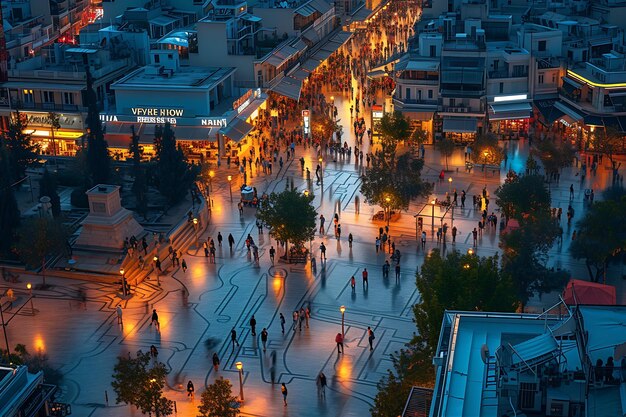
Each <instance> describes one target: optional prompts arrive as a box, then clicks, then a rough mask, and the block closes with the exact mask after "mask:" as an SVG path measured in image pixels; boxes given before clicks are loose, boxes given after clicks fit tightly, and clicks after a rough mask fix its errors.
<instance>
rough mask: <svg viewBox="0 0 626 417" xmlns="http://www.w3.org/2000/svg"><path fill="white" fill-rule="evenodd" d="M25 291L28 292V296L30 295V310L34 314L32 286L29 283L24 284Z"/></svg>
mask: <svg viewBox="0 0 626 417" xmlns="http://www.w3.org/2000/svg"><path fill="white" fill-rule="evenodd" d="M26 289H27V290H28V294H29V295H30V309H31V310H32V312H33V315H34V314H35V307H34V306H33V285H32V284H31V283H30V282H29V283H28V284H26Z"/></svg>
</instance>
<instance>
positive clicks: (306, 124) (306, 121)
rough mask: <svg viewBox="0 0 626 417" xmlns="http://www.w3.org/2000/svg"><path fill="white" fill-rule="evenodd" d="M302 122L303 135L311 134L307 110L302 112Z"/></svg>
mask: <svg viewBox="0 0 626 417" xmlns="http://www.w3.org/2000/svg"><path fill="white" fill-rule="evenodd" d="M302 121H303V126H304V134H305V135H308V134H309V133H311V112H310V111H309V110H302Z"/></svg>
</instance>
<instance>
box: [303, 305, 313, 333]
mask: <svg viewBox="0 0 626 417" xmlns="http://www.w3.org/2000/svg"><path fill="white" fill-rule="evenodd" d="M310 318H311V309H309V306H306V308H305V309H304V322H305V323H306V328H307V329H308V328H309V319H310Z"/></svg>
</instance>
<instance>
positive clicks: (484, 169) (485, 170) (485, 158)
mask: <svg viewBox="0 0 626 417" xmlns="http://www.w3.org/2000/svg"><path fill="white" fill-rule="evenodd" d="M488 156H489V151H488V150H487V149H485V150H484V151H483V157H484V159H483V173H484V178H487V169H486V167H485V165H487V157H488Z"/></svg>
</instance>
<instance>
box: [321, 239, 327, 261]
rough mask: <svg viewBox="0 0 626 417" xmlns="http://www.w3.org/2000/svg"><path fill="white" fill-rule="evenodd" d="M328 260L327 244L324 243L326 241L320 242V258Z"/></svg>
mask: <svg viewBox="0 0 626 417" xmlns="http://www.w3.org/2000/svg"><path fill="white" fill-rule="evenodd" d="M321 259H323V260H326V245H324V242H322V243H321V244H320V260H321Z"/></svg>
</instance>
